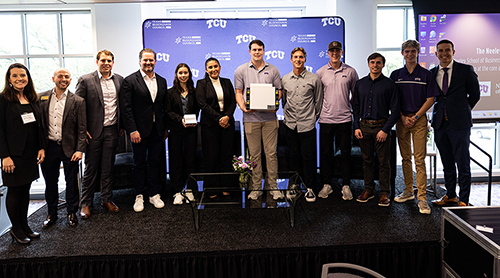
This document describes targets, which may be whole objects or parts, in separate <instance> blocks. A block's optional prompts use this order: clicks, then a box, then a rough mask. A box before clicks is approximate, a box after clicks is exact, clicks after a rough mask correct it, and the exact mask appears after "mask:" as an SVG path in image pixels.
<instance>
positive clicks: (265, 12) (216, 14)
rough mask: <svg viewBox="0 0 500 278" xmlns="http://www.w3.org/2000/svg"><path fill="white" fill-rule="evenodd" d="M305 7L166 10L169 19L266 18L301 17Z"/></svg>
mask: <svg viewBox="0 0 500 278" xmlns="http://www.w3.org/2000/svg"><path fill="white" fill-rule="evenodd" d="M304 14H305V7H288V8H287V7H270V8H227V9H225V8H217V9H214V8H210V9H208V8H207V9H199V8H193V9H185V8H184V9H168V10H167V17H171V18H267V17H275V18H277V17H301V16H303V15H304Z"/></svg>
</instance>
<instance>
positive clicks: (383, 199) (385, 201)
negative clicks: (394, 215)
mask: <svg viewBox="0 0 500 278" xmlns="http://www.w3.org/2000/svg"><path fill="white" fill-rule="evenodd" d="M390 204H391V199H389V194H387V193H382V194H380V200H379V201H378V205H379V206H381V207H388V206H389V205H390Z"/></svg>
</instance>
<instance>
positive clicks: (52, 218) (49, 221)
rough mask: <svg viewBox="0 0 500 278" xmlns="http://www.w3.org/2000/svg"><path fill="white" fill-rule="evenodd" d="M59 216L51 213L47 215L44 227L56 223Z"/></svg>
mask: <svg viewBox="0 0 500 278" xmlns="http://www.w3.org/2000/svg"><path fill="white" fill-rule="evenodd" d="M57 218H58V217H57V215H50V214H49V215H48V216H47V219H45V221H43V227H44V228H47V227H49V226H52V225H54V224H55V223H56V221H57Z"/></svg>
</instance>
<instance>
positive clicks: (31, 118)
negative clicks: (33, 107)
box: [21, 112, 36, 124]
mask: <svg viewBox="0 0 500 278" xmlns="http://www.w3.org/2000/svg"><path fill="white" fill-rule="evenodd" d="M21 118H22V119H23V124H29V123H33V122H36V119H35V114H33V112H31V113H25V114H22V115H21Z"/></svg>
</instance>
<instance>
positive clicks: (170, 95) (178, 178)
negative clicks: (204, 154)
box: [165, 63, 200, 205]
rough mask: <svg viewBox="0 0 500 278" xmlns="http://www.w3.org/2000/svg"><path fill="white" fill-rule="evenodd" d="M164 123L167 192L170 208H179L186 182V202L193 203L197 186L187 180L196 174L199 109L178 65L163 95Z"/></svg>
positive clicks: (184, 69) (188, 78)
mask: <svg viewBox="0 0 500 278" xmlns="http://www.w3.org/2000/svg"><path fill="white" fill-rule="evenodd" d="M165 101H166V104H165V105H166V106H165V107H166V113H165V115H166V122H167V126H168V129H169V130H170V132H169V135H168V152H169V159H168V161H169V169H170V171H169V172H170V185H171V186H170V188H171V190H172V192H173V193H174V205H182V203H183V202H184V196H183V195H182V194H181V191H182V190H183V189H184V185H185V184H186V181H187V189H186V194H185V196H186V197H187V198H188V200H186V202H188V201H192V200H194V196H193V191H195V190H197V189H198V188H197V184H196V182H195V181H194V180H193V181H191V180H188V178H189V174H191V173H193V172H195V171H196V146H197V128H196V125H197V122H196V121H197V118H198V113H199V112H200V108H199V107H198V103H197V102H196V95H195V88H194V82H193V78H192V74H191V69H190V68H189V66H188V65H187V64H184V63H180V64H179V65H177V67H176V68H175V78H174V86H173V87H172V88H170V89H169V90H168V92H167V97H166V98H165Z"/></svg>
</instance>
